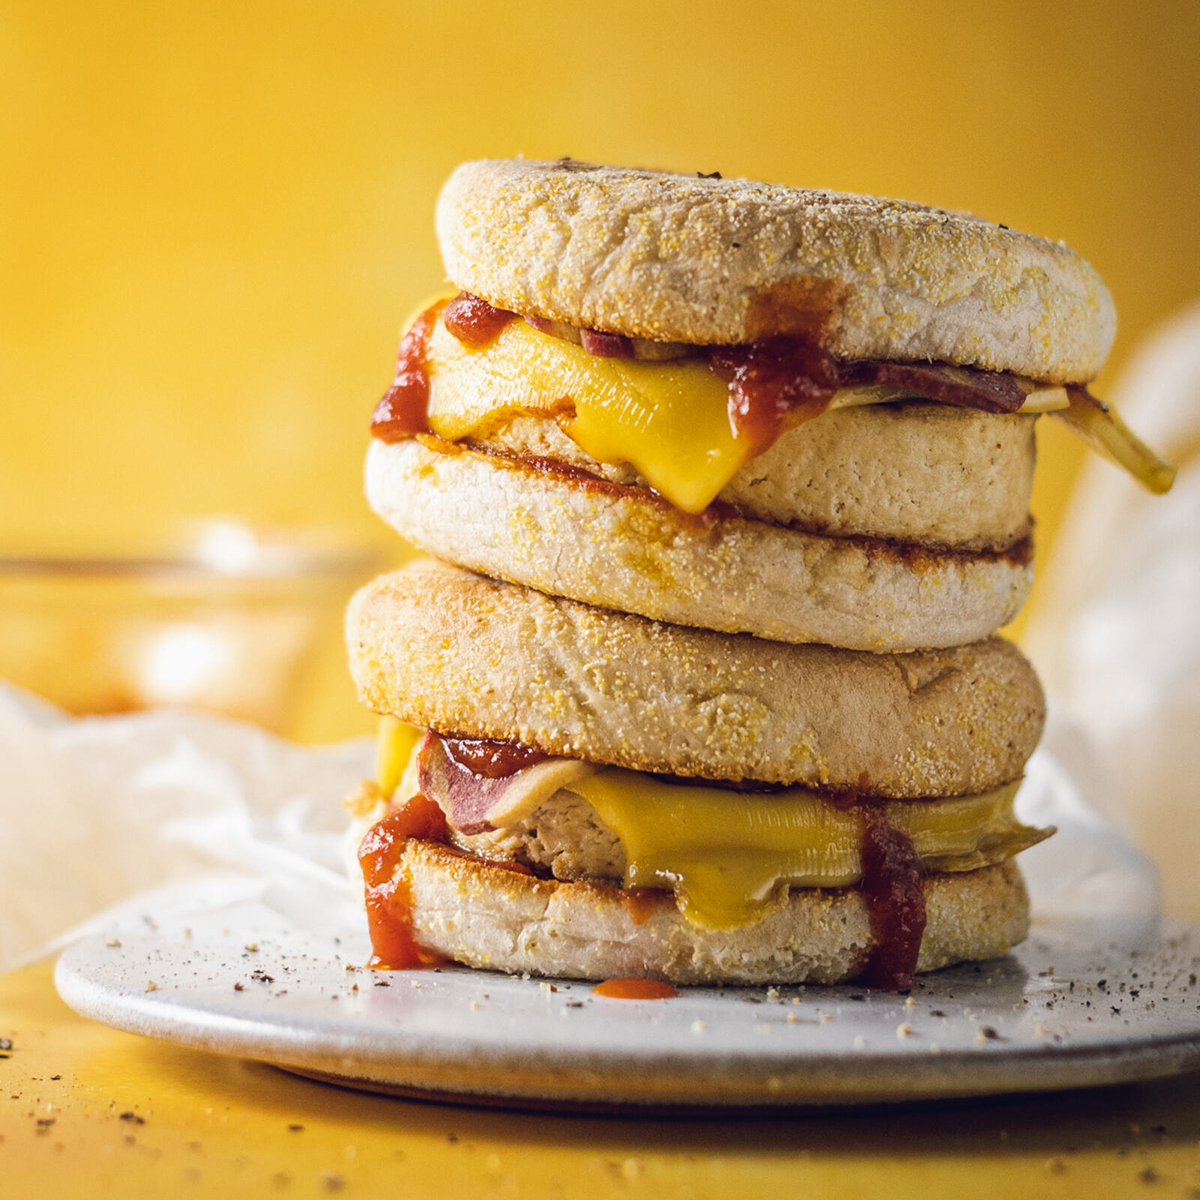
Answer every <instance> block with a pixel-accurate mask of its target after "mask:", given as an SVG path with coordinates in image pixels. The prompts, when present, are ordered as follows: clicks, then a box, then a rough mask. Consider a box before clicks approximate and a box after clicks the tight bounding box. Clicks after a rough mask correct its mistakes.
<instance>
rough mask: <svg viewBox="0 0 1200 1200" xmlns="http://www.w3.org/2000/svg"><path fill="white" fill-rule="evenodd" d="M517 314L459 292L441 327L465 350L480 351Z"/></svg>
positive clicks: (448, 305)
mask: <svg viewBox="0 0 1200 1200" xmlns="http://www.w3.org/2000/svg"><path fill="white" fill-rule="evenodd" d="M516 317H517V314H516V313H513V312H509V311H508V310H507V309H503V308H496V307H495V306H494V305H491V304H489V303H488V302H487V301H486V300H481V299H480V298H479V297H478V296H472V295H471V293H470V292H459V293H458V295H457V296H455V297H454V299H453V300H451V301H450V303H449V304H447V305H446V308H445V311H444V312H443V314H442V323H443V324H444V325H445V326H446V328H447V329H448V330H450V332H451V333H452V334H454V336H455V337H456V338H458V340H459V341H460V342H462V344H463V345H464V346H470V347H471V349H472V350H482V349H483V348H484V347H485V346H490V345H491V344H492V343H493V342H494V341H495V340H496V337H497V336H498V335H499V333H500V330H502V329H503V328H504V327H505V325H507V324H508V323H509V321H515V320H516Z"/></svg>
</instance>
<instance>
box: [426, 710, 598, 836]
mask: <svg viewBox="0 0 1200 1200" xmlns="http://www.w3.org/2000/svg"><path fill="white" fill-rule="evenodd" d="M417 761H418V764H419V770H420V787H421V795H423V796H426V797H428V798H429V799H430V800H436V801H437V803H438V804H440V805H441V807H442V811H443V812H445V814H446V818H447V820H448V821H449V822H450V824H451V825H452V826H453V827H454V828H455V829H456V830H457V831H458V832H459V833H467V834H472V833H487V832H488V831H489V830H492V829H503V828H505V827H506V826H508V825H511V824H513V823H514V822H516V821H519V820H521V819H522V818H523V817H526V816H528V815H529V813H531V812H533V810H534V809H535V808H537V807H538V805H539V804H541V803H542V802H543V801H544V800H548V799H549V798H550V797H551V796H552V795H554V793H555V792H556V791H558V789H559V788H560V787H566V786H567V785H568V784H571V783H574V782H575V781H576V780H579V779H586V778H587V777H588V776H589V775H594V774H595V773H596V772H597V771H599V770H601V768H600V767H599V766H596V765H595V764H593V763H587V762H581V761H580V760H578V759H574V758H546V759H544V760H543V761H541V762H538V763H535V764H534V765H533V766H529V767H522V768H521V769H520V770H517V771H514V772H512V773H511V774H507V775H494V776H488V775H479V774H476V773H475V772H474V771H472V770H471V769H470V768H469V767H467V766H465V765H463V763H461V762H459V761H457V760H456V759H455V757H454V756H453V754H452V753H451V750H450V747H449V746H447V744H446V740H445V739H444V738H442V737H440V736H439V735H438V734H436V733H432V732H430V733H427V734H426V735H425V740H424V741H423V742H422V743H421V748H420V750H419V751H418V752H417Z"/></svg>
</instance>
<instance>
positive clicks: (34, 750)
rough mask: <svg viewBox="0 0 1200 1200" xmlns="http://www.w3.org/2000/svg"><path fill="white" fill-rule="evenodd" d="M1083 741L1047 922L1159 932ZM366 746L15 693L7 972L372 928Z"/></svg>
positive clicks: (1069, 738) (1048, 806)
mask: <svg viewBox="0 0 1200 1200" xmlns="http://www.w3.org/2000/svg"><path fill="white" fill-rule="evenodd" d="M1077 738H1078V735H1077V734H1075V733H1073V732H1072V731H1071V730H1069V729H1067V728H1066V727H1064V726H1062V725H1061V724H1059V723H1055V722H1052V723H1051V728H1050V730H1049V733H1048V737H1047V740H1046V742H1045V743H1044V745H1043V748H1042V749H1040V750H1039V751H1038V752H1037V754H1036V755H1035V756H1034V758H1033V759H1032V760H1031V762H1030V764H1029V771H1028V776H1027V781H1026V784H1025V786H1024V788H1023V789H1022V792H1021V796H1020V799H1019V802H1018V803H1019V807H1020V809H1021V811H1022V813H1023V815H1024V816H1025V818H1026V819H1027V820H1030V821H1032V822H1034V823H1038V824H1050V823H1054V824H1057V825H1058V826H1059V833H1058V835H1057V836H1056V837H1054V838H1051V839H1050V840H1049V841H1048V842H1045V843H1043V844H1042V845H1040V846H1037V847H1035V848H1034V849H1033V850H1031V851H1029V852H1028V853H1027V854H1025V855H1024V856H1023V862H1024V864H1025V867H1026V873H1027V876H1028V878H1029V882H1030V887H1031V891H1032V894H1033V897H1034V903H1035V910H1036V912H1037V914H1038V916H1039V917H1040V918H1042V919H1045V920H1060V919H1072V918H1076V917H1081V916H1087V917H1099V918H1101V919H1107V920H1111V921H1112V922H1124V923H1125V926H1126V927H1128V922H1129V921H1130V920H1132V921H1133V922H1134V924H1135V926H1138V927H1143V926H1145V927H1148V926H1149V925H1150V924H1152V922H1153V919H1154V917H1155V914H1156V913H1157V899H1158V892H1157V883H1156V876H1155V871H1154V868H1153V867H1152V866H1151V864H1150V863H1149V862H1148V861H1147V860H1146V859H1144V858H1142V857H1141V856H1140V855H1138V854H1137V853H1136V852H1135V851H1133V850H1132V849H1131V848H1130V847H1129V846H1128V845H1127V844H1126V843H1125V842H1124V841H1123V840H1122V838H1121V837H1120V836H1119V835H1118V834H1117V833H1116V832H1115V831H1114V830H1113V829H1112V827H1111V826H1109V825H1108V824H1106V823H1105V821H1104V820H1103V819H1102V818H1101V817H1100V815H1099V814H1098V812H1097V811H1096V809H1095V808H1094V807H1092V806H1091V805H1089V804H1088V802H1087V799H1085V797H1092V798H1094V797H1095V796H1096V791H1095V789H1096V788H1097V787H1098V786H1099V785H1098V783H1097V781H1096V780H1094V779H1092V778H1090V777H1088V776H1087V774H1086V773H1085V771H1086V764H1087V760H1088V754H1087V752H1086V751H1081V750H1080V749H1079V747H1078V745H1077ZM371 758H372V755H371V746H370V743H369V741H362V740H359V741H353V742H347V743H344V744H342V745H336V746H328V747H320V748H306V747H302V746H296V745H292V744H290V743H288V742H285V741H282V740H280V739H279V738H277V737H274V736H273V735H271V734H268V733H264V732H263V731H262V730H260V729H258V728H256V727H254V726H251V725H246V724H242V723H239V722H235V721H230V720H225V719H223V718H220V717H213V716H205V715H202V714H197V713H183V712H171V711H160V712H151V713H143V714H138V715H134V716H119V717H84V718H75V717H69V716H66V715H65V714H63V713H61V712H59V711H58V710H56V709H54V708H51V707H50V706H49V705H46V704H45V703H44V702H42V701H39V700H35V699H34V698H32V697H30V696H28V695H27V694H25V693H21V692H18V691H17V690H15V689H13V688H11V687H7V686H4V685H0V969H7V968H11V967H14V966H16V965H18V964H20V963H22V962H26V961H29V960H31V959H34V958H36V957H39V956H40V955H43V954H46V953H49V952H51V951H54V950H56V949H58V948H61V947H62V946H63V945H65V944H67V942H69V941H70V940H71V939H72V938H75V937H78V936H80V935H81V934H82V933H84V932H88V931H91V930H98V929H100V928H103V929H105V930H107V931H119V930H120V929H122V928H127V927H128V928H139V927H141V923H142V920H143V917H144V915H145V914H146V913H148V912H153V913H154V914H155V915H156V916H157V917H158V918H159V919H162V918H164V917H167V918H171V917H174V918H182V917H186V915H187V913H188V911H194V910H197V909H204V910H206V911H211V910H212V909H215V908H220V907H224V906H226V905H229V904H233V903H237V902H239V901H245V900H251V901H257V902H259V903H261V904H264V905H265V906H266V907H267V908H269V909H271V910H272V911H273V912H275V913H278V914H281V915H282V916H283V917H284V918H285V920H286V921H287V923H288V924H289V925H290V926H292V927H294V928H298V929H302V930H305V931H307V932H312V933H320V932H325V931H330V932H335V931H337V930H339V929H341V930H355V929H357V928H358V927H359V926H360V925H362V923H363V921H364V920H365V918H364V917H363V915H362V913H361V909H360V907H359V901H358V895H357V889H356V888H355V887H353V886H352V885H351V884H350V883H349V881H348V880H347V879H346V878H345V876H344V874H343V872H342V841H343V831H344V828H345V825H346V820H345V818H344V815H343V812H342V809H341V804H340V800H341V798H342V796H344V795H346V794H347V793H348V792H350V791H351V790H353V788H354V787H355V786H356V784H357V783H358V781H359V780H360V779H361V778H362V777H363V776H364V775H366V774H369V773H370V770H371Z"/></svg>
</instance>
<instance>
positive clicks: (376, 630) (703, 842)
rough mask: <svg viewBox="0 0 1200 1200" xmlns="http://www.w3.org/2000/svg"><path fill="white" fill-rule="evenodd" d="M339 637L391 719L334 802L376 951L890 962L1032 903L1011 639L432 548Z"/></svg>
mask: <svg viewBox="0 0 1200 1200" xmlns="http://www.w3.org/2000/svg"><path fill="white" fill-rule="evenodd" d="M348 640H349V644H350V656H351V666H352V671H353V673H354V676H355V679H356V681H357V684H358V687H359V690H360V694H361V696H362V698H363V700H364V701H365V702H366V703H367V704H368V705H370V706H371V707H373V708H375V709H376V710H377V711H379V712H382V713H385V714H388V716H389V718H391V719H390V720H389V721H388V722H387V723H386V724H387V734H386V737H385V739H384V742H383V748H384V753H383V754H382V755H381V766H380V772H379V777H378V779H377V780H376V781H374V782H372V783H369V784H366V785H364V788H363V790H362V792H361V794H360V795H359V796H357V797H356V798H355V800H354V801H353V802H352V804H351V808H352V812H353V814H354V817H355V829H354V833H353V839H354V842H355V845H356V847H357V849H358V852H359V861H360V863H361V866H362V870H363V873H364V875H365V878H366V884H367V889H366V890H367V898H368V910H369V913H370V916H371V922H372V935H373V939H374V941H375V947H376V956H377V962H378V964H379V965H389V966H405V965H414V964H415V963H417V962H420V961H428V960H430V959H432V958H437V957H439V956H440V957H445V958H449V959H454V960H457V961H460V962H465V963H468V964H470V965H474V966H488V967H493V968H496V969H500V970H508V971H529V972H533V973H538V974H543V975H565V976H573V977H580V978H605V977H610V976H616V975H639V976H648V977H656V978H661V979H665V980H668V981H670V982H675V983H705V982H707V983H715V982H736V983H763V982H774V983H785V982H806V981H811V982H823V983H831V982H838V981H842V980H848V979H853V978H862V979H865V980H866V981H867V982H870V983H873V984H875V985H878V986H887V987H902V986H909V985H910V984H911V977H912V974H913V972H914V971H917V970H931V969H934V968H936V967H939V966H944V965H947V964H949V963H952V962H958V961H962V960H964V959H976V958H986V957H990V956H992V955H995V954H1000V953H1003V952H1005V951H1006V950H1007V949H1008V948H1009V947H1010V946H1011V945H1013V944H1015V943H1016V942H1017V941H1019V940H1020V939H1021V938H1022V937H1023V936H1024V934H1025V932H1026V930H1027V927H1028V902H1027V899H1026V895H1025V892H1024V888H1023V886H1022V884H1021V880H1020V876H1019V873H1018V872H1017V871H1016V868H1015V866H1014V865H1013V864H1012V862H1011V859H1012V857H1013V855H1015V854H1016V853H1017V852H1018V851H1020V850H1022V849H1024V848H1025V847H1027V846H1029V845H1032V844H1033V843H1034V842H1036V841H1039V840H1040V839H1041V838H1042V837H1044V836H1046V831H1040V830H1036V829H1031V828H1029V827H1027V826H1025V825H1023V824H1021V822H1020V821H1019V820H1017V818H1016V817H1015V816H1014V813H1013V807H1012V806H1013V799H1014V796H1015V792H1016V789H1017V785H1018V783H1019V780H1020V776H1021V771H1022V768H1023V765H1024V762H1025V760H1026V758H1027V757H1028V755H1029V754H1030V753H1031V752H1032V750H1033V747H1034V745H1035V744H1036V741H1037V738H1038V736H1039V734H1040V730H1041V726H1042V721H1043V706H1042V697H1041V692H1040V689H1039V687H1038V684H1037V680H1036V678H1035V677H1034V675H1033V673H1032V671H1031V669H1030V668H1029V666H1028V664H1027V663H1026V662H1025V661H1024V659H1023V658H1022V657H1021V656H1020V654H1019V653H1018V652H1017V651H1016V650H1015V649H1014V648H1013V647H1012V646H1010V645H1008V644H1007V643H1005V642H1003V641H1000V640H999V639H990V640H988V641H984V642H981V643H977V644H974V645H969V646H963V647H958V648H955V649H953V650H944V651H926V652H915V653H911V654H883V655H877V654H868V653H857V652H853V651H836V650H831V649H829V648H827V647H821V646H807V645H788V644H782V643H772V642H768V641H764V640H762V639H757V638H752V637H746V636H740V637H731V636H728V635H722V634H717V633H712V632H709V631H706V630H698V629H691V628H685V627H679V626H669V625H663V624H660V623H656V622H651V621H647V620H644V619H642V618H638V617H634V616H629V615H625V614H618V613H612V612H606V611H603V610H597V609H593V608H590V607H588V606H585V605H582V604H578V603H575V602H572V601H568V600H563V599H556V598H553V597H549V596H545V595H542V594H539V593H537V592H534V591H531V590H529V589H526V588H522V587H517V586H514V585H510V584H504V583H498V582H495V581H492V580H488V579H484V578H482V577H479V576H476V575H472V574H470V573H468V572H465V571H462V570H459V569H455V568H452V567H446V566H441V565H425V564H422V565H419V566H415V567H411V568H409V569H407V570H405V571H402V572H398V573H396V574H393V575H390V576H385V577H382V578H381V579H379V580H376V581H375V582H374V583H373V584H370V585H368V587H366V588H364V589H363V590H362V591H361V592H360V593H359V594H358V596H357V597H356V598H355V600H354V601H353V602H352V604H351V607H350V611H349V615H348Z"/></svg>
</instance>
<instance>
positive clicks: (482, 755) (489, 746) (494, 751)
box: [435, 735, 550, 779]
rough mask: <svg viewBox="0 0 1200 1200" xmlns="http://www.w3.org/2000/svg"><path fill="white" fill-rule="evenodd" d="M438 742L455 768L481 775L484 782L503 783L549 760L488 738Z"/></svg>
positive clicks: (453, 739)
mask: <svg viewBox="0 0 1200 1200" xmlns="http://www.w3.org/2000/svg"><path fill="white" fill-rule="evenodd" d="M435 736H437V735H435ZM441 741H442V744H443V745H444V746H445V747H446V753H447V754H448V755H449V756H450V760H451V762H453V763H454V764H455V766H459V767H462V768H463V769H464V770H466V771H470V772H471V774H472V775H481V776H482V777H483V778H484V779H504V778H505V777H507V776H509V775H515V774H516V773H517V772H518V771H523V770H524V769H525V768H526V767H533V766H536V765H537V764H538V763H540V762H545V761H546V759H548V758H549V757H550V755H548V754H544V753H543V752H542V751H541V750H533V749H531V748H530V747H529V746H521V745H518V744H517V743H516V742H497V741H493V740H492V739H491V738H450V737H444V738H442V739H441Z"/></svg>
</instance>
